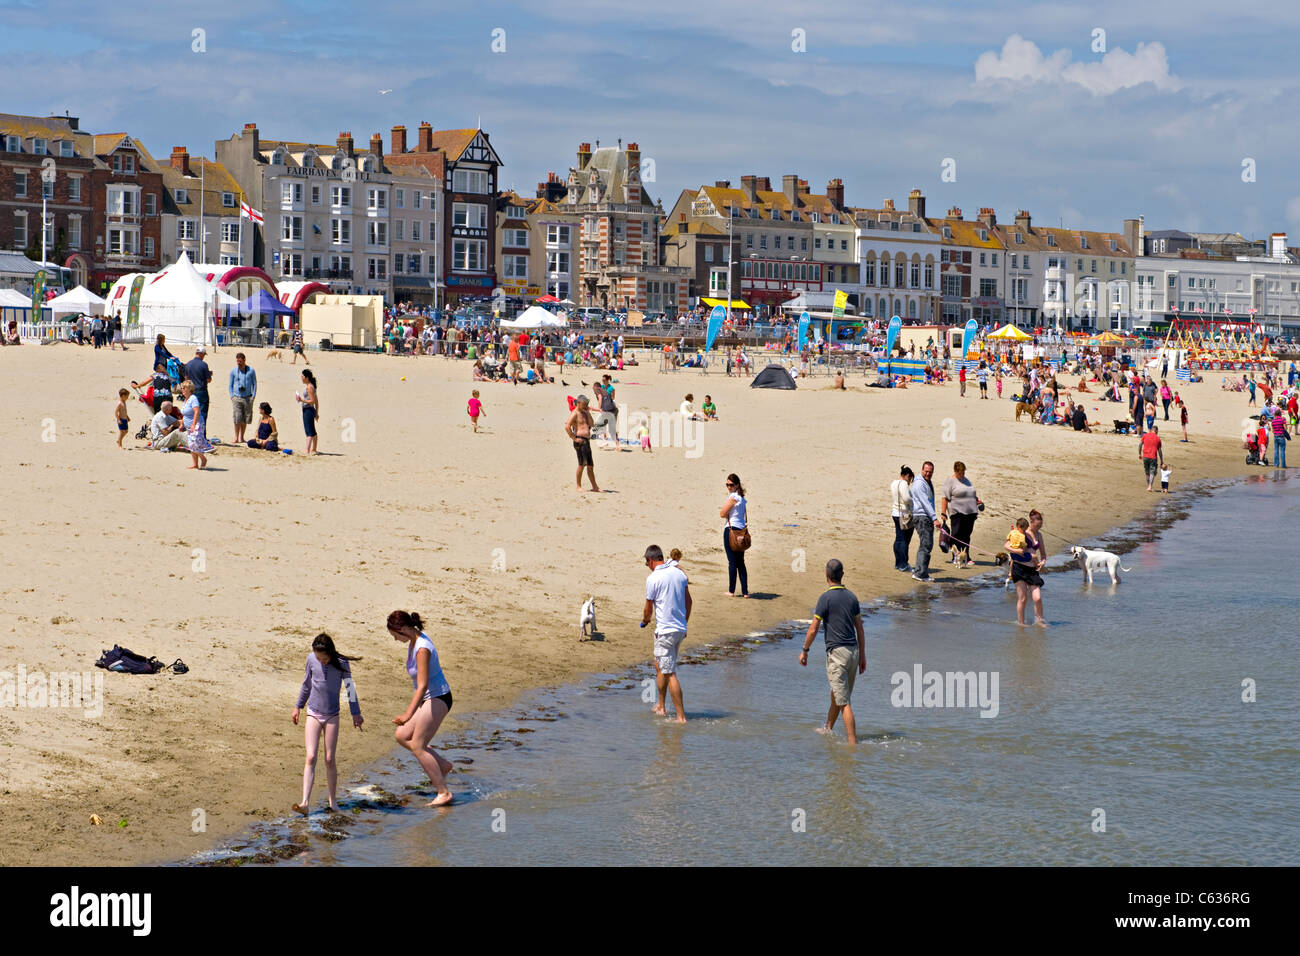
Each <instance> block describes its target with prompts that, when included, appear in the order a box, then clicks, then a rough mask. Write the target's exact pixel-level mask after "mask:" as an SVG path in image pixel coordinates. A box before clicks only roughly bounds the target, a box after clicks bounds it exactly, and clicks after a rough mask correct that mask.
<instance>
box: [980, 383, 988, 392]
mask: <svg viewBox="0 0 1300 956" xmlns="http://www.w3.org/2000/svg"><path fill="white" fill-rule="evenodd" d="M988 390H989V383H988V382H980V391H981V392H987V391H988Z"/></svg>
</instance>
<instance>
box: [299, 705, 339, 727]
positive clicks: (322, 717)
mask: <svg viewBox="0 0 1300 956" xmlns="http://www.w3.org/2000/svg"><path fill="white" fill-rule="evenodd" d="M307 716H308V717H312V718H315V719H316V720H319V721H320V722H321V723H322V724H328V723H329V722H330V721H331V720H332V721H335V722H337V721H338V719H339V715H338V714H331V715H330V716H328V717H326V716H325V715H324V714H318V713H316V711H314V710H312V709H311V708H310V707H308V708H307Z"/></svg>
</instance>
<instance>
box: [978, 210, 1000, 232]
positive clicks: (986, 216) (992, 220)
mask: <svg viewBox="0 0 1300 956" xmlns="http://www.w3.org/2000/svg"><path fill="white" fill-rule="evenodd" d="M979 218H980V222H982V223H984V225H986V226H988V227H989V228H990V229H992V228H993V227H994V226H996V225H997V224H998V217H997V215H996V214H995V213H994V212H993V207H992V206H981V207H980V217H979Z"/></svg>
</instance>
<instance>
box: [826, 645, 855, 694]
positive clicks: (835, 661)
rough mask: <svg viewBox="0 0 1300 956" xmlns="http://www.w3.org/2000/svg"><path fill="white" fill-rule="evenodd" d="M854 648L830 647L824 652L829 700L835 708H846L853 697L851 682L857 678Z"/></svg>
mask: <svg viewBox="0 0 1300 956" xmlns="http://www.w3.org/2000/svg"><path fill="white" fill-rule="evenodd" d="M858 653H859V648H856V647H832V648H830V649H828V650H827V651H826V679H827V680H828V681H830V685H831V699H832V700H833V701H835V706H836V707H847V706H848V704H849V698H850V697H852V696H853V682H854V681H855V680H856V679H857V676H858Z"/></svg>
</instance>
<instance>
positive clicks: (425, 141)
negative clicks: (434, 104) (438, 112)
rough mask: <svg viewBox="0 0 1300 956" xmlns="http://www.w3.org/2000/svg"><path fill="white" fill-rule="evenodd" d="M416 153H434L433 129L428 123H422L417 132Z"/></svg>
mask: <svg viewBox="0 0 1300 956" xmlns="http://www.w3.org/2000/svg"><path fill="white" fill-rule="evenodd" d="M415 136H416V142H415V151H416V152H417V153H432V152H433V127H432V126H430V125H429V124H428V123H421V124H420V128H419V129H418V130H417V131H416V134H415Z"/></svg>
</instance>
